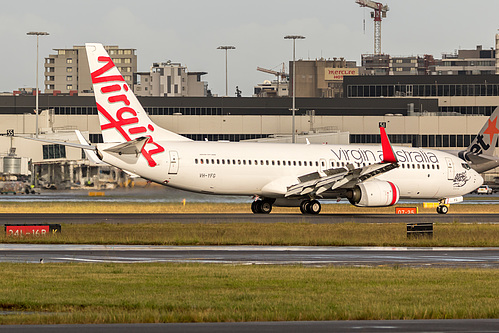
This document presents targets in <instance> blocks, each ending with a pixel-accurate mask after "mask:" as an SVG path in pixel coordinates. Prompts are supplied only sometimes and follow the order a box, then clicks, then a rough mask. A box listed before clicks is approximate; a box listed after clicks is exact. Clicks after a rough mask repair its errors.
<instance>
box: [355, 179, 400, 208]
mask: <svg viewBox="0 0 499 333" xmlns="http://www.w3.org/2000/svg"><path fill="white" fill-rule="evenodd" d="M346 197H347V199H348V201H350V203H351V204H352V205H354V206H358V207H386V206H393V205H395V204H396V203H397V202H398V201H399V197H400V191H399V189H398V187H397V186H396V185H395V184H393V183H392V182H388V181H382V180H371V181H367V182H364V183H360V184H358V185H355V187H354V188H352V189H350V190H348V191H347V193H346Z"/></svg>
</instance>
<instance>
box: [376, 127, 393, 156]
mask: <svg viewBox="0 0 499 333" xmlns="http://www.w3.org/2000/svg"><path fill="white" fill-rule="evenodd" d="M379 132H380V136H381V148H382V149H383V161H382V162H383V163H397V162H398V161H397V158H396V157H395V153H394V151H393V149H392V145H391V143H390V140H389V139H388V135H386V131H385V128H384V127H383V126H380V127H379Z"/></svg>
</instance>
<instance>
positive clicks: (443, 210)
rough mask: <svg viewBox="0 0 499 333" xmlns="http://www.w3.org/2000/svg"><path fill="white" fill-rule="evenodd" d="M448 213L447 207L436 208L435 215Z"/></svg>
mask: <svg viewBox="0 0 499 333" xmlns="http://www.w3.org/2000/svg"><path fill="white" fill-rule="evenodd" d="M448 211H449V207H447V206H443V205H442V206H438V207H437V213H439V214H447V212H448Z"/></svg>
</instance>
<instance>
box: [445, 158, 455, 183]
mask: <svg viewBox="0 0 499 333" xmlns="http://www.w3.org/2000/svg"><path fill="white" fill-rule="evenodd" d="M445 161H446V162H447V179H449V180H450V179H454V163H453V162H452V160H451V159H450V158H448V157H446V158H445Z"/></svg>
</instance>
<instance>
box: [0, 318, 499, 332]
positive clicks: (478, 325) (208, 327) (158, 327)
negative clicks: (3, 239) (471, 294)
mask: <svg viewBox="0 0 499 333" xmlns="http://www.w3.org/2000/svg"><path fill="white" fill-rule="evenodd" d="M498 330H499V320H497V319H478V320H473V319H464V320H453V319H450V320H345V321H293V322H290V321H280V322H245V323H178V324H177V323H175V324H109V325H6V326H2V332H4V333H11V332H15V333H46V332H47V333H48V332H64V333H81V332H88V331H92V332H111V333H114V332H116V333H118V332H120V333H132V332H133V333H135V332H149V333H156V332H170V333H176V332H179V333H194V332H205V333H212V332H217V333H218V332H221V333H226V332H227V333H228V332H241V333H247V332H259V333H267V332H269V333H270V332H272V333H278V332H286V333H287V332H316V333H322V332H324V333H326V332H327V333H329V332H380V333H381V332H391V333H401V332H413V333H415V332H428V333H432V332H435V333H437V332H481V333H485V332H497V331H498Z"/></svg>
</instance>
